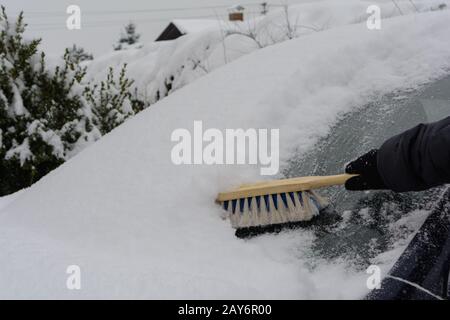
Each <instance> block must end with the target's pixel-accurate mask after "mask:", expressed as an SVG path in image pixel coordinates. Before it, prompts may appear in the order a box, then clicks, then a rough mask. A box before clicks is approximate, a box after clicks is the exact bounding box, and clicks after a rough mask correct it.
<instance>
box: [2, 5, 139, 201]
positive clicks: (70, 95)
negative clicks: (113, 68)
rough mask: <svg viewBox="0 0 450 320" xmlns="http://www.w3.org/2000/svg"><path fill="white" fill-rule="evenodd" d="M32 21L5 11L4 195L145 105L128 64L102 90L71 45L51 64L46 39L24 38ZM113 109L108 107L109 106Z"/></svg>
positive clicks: (92, 140)
mask: <svg viewBox="0 0 450 320" xmlns="http://www.w3.org/2000/svg"><path fill="white" fill-rule="evenodd" d="M25 27H26V24H25V23H24V21H23V15H22V14H20V15H19V17H18V19H17V21H16V22H15V23H11V22H10V21H8V17H7V15H6V12H5V9H4V8H3V7H2V12H1V13H0V177H1V179H0V195H5V194H9V193H12V192H14V191H17V190H19V189H22V188H24V187H27V186H29V185H31V184H32V183H34V182H35V181H37V180H39V179H40V178H41V177H43V176H44V175H46V174H47V173H48V172H50V171H51V170H53V169H55V168H56V167H58V166H59V165H60V164H62V163H63V162H64V161H66V160H67V159H69V158H70V157H71V156H73V155H74V154H76V153H78V152H79V151H80V150H82V149H83V148H84V147H85V146H87V145H89V144H91V143H92V142H94V141H96V140H98V139H99V138H100V137H101V136H102V134H105V133H107V132H109V131H110V130H112V129H113V128H114V127H116V126H117V125H119V124H120V123H122V122H123V120H124V119H125V118H126V117H127V116H129V115H131V114H134V113H135V112H137V111H139V110H141V109H142V108H143V106H144V104H143V103H142V102H140V101H138V100H137V99H135V98H134V96H133V95H132V94H131V91H129V89H130V86H131V83H132V82H131V81H130V80H128V79H127V78H126V77H125V69H122V72H121V75H120V78H119V81H118V82H117V84H116V82H115V80H114V79H113V78H112V76H111V77H108V78H107V79H106V81H105V82H102V83H101V85H100V89H98V87H97V86H95V85H92V84H90V83H84V82H83V79H84V77H85V74H86V67H82V66H81V65H80V64H79V63H78V62H79V59H75V60H74V59H73V56H72V55H71V54H70V52H69V50H66V52H65V54H64V59H63V61H62V63H61V64H60V65H58V66H56V67H54V68H52V69H51V68H48V67H47V66H46V63H45V55H44V53H43V52H42V53H39V52H38V46H39V43H40V40H31V41H27V40H25V39H24V38H23V33H24V31H25ZM109 107H111V108H112V110H109V112H106V110H105V108H109Z"/></svg>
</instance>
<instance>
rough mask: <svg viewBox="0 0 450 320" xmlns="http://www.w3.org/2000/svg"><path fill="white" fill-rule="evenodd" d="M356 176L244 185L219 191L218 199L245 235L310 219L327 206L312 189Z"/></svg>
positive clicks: (240, 231)
mask: <svg viewBox="0 0 450 320" xmlns="http://www.w3.org/2000/svg"><path fill="white" fill-rule="evenodd" d="M353 176H355V175H351V174H341V175H334V176H311V177H300V178H292V179H282V180H274V181H265V182H259V183H255V184H245V185H241V186H240V187H239V188H237V189H235V190H231V191H228V192H222V193H219V195H218V196H217V199H216V202H217V203H219V204H221V205H222V207H223V209H224V210H225V211H226V212H227V217H229V219H230V221H231V226H232V227H233V228H234V229H236V236H238V237H246V236H248V235H254V234H259V233H263V232H265V231H277V230H280V229H281V228H283V227H284V226H291V225H292V226H295V225H302V224H305V223H306V222H309V221H311V220H312V219H313V218H314V217H315V216H318V215H319V212H320V211H321V210H322V209H324V208H325V207H327V206H328V202H327V200H326V199H324V198H323V197H321V196H320V195H319V194H317V193H316V192H314V191H313V189H319V188H324V187H329V186H335V185H342V184H344V183H345V182H346V181H347V180H348V179H350V178H351V177H353Z"/></svg>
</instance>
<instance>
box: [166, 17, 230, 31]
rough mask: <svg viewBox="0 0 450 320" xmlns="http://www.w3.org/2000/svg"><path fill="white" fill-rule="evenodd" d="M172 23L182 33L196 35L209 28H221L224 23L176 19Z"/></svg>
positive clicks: (211, 20) (210, 20)
mask: <svg viewBox="0 0 450 320" xmlns="http://www.w3.org/2000/svg"><path fill="white" fill-rule="evenodd" d="M172 23H173V24H174V25H175V26H176V27H177V28H178V30H180V31H181V32H182V33H196V32H202V31H204V30H207V29H211V28H221V27H222V26H223V25H224V24H225V21H223V20H217V19H216V20H213V19H176V20H173V21H172Z"/></svg>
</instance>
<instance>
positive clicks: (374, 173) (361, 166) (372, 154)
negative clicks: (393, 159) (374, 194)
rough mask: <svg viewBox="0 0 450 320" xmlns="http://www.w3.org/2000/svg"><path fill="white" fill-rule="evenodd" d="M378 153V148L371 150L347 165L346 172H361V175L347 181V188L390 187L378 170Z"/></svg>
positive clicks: (375, 188) (378, 188)
mask: <svg viewBox="0 0 450 320" xmlns="http://www.w3.org/2000/svg"><path fill="white" fill-rule="evenodd" d="M377 153H378V150H376V149H374V150H371V151H369V152H368V153H366V154H365V155H363V156H361V157H359V158H358V159H356V160H354V161H352V162H350V163H349V164H348V165H347V166H346V167H345V172H346V173H350V174H359V176H357V177H353V178H350V179H349V180H347V182H346V183H345V188H346V189H347V190H352V191H355V190H380V189H388V188H387V186H386V185H385V184H384V182H383V180H382V179H381V176H380V174H379V172H378V168H377Z"/></svg>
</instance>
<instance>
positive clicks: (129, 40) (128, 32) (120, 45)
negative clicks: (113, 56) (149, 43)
mask: <svg viewBox="0 0 450 320" xmlns="http://www.w3.org/2000/svg"><path fill="white" fill-rule="evenodd" d="M124 31H125V32H122V33H121V35H120V38H119V40H118V41H117V44H115V45H114V50H126V49H128V48H130V47H131V48H132V47H133V46H136V45H138V43H139V38H140V37H141V35H140V34H138V33H137V32H136V25H135V24H134V23H133V22H130V23H128V24H127V25H126V26H125V27H124Z"/></svg>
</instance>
